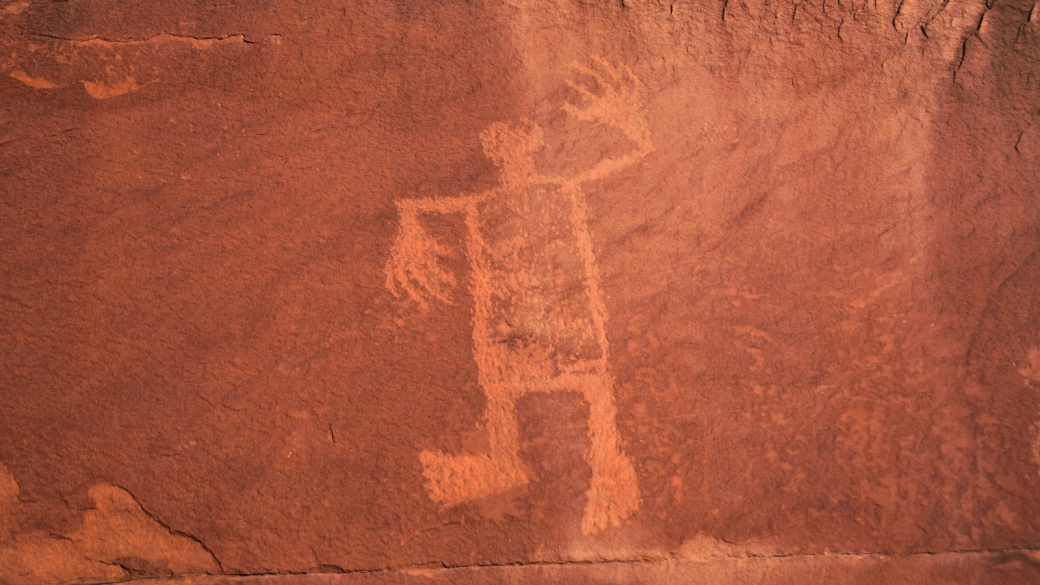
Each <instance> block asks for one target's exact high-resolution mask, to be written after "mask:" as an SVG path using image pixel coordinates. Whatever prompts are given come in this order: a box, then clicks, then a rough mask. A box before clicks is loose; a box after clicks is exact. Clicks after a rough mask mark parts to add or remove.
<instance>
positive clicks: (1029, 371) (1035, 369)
mask: <svg viewBox="0 0 1040 585" xmlns="http://www.w3.org/2000/svg"><path fill="white" fill-rule="evenodd" d="M1018 373H1019V374H1021V375H1022V377H1023V378H1025V383H1026V385H1027V386H1031V385H1036V386H1037V388H1038V389H1040V348H1036V347H1033V348H1030V350H1029V353H1028V354H1027V355H1026V359H1025V363H1024V364H1022V367H1021V368H1019V369H1018ZM1033 427H1034V433H1033V445H1032V451H1033V462H1034V463H1036V464H1037V466H1040V417H1038V418H1037V421H1036V422H1034V423H1033ZM1038 473H1040V471H1038Z"/></svg>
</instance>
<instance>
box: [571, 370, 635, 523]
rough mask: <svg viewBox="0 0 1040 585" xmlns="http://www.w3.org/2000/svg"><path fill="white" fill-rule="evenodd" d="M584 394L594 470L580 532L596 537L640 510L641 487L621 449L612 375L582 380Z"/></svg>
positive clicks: (592, 376)
mask: <svg viewBox="0 0 1040 585" xmlns="http://www.w3.org/2000/svg"><path fill="white" fill-rule="evenodd" d="M581 390H582V392H583V394H584V396H585V400H587V401H588V403H589V438H590V442H591V445H590V446H589V458H588V460H589V466H590V467H592V482H591V484H590V485H589V491H588V492H586V494H587V496H588V503H586V504H585V515H584V517H583V518H582V521H581V532H582V534H596V533H599V532H602V531H603V530H606V529H607V528H609V527H611V526H619V525H620V524H621V520H623V519H625V518H627V517H628V516H630V515H631V514H632V513H633V512H635V511H636V510H637V509H639V484H638V481H637V480H636V471H635V467H634V466H633V465H632V460H631V459H629V458H628V456H627V455H625V453H624V452H623V451H622V449H621V440H620V436H619V434H618V427H617V408H616V407H615V406H614V388H613V384H612V380H611V377H610V374H609V373H606V372H603V373H601V374H589V375H587V376H583V380H582V382H581Z"/></svg>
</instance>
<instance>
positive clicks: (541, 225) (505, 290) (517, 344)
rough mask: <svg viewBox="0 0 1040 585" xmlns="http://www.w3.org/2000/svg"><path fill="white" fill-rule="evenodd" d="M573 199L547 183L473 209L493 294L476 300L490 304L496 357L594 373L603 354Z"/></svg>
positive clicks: (505, 192) (510, 190) (504, 190)
mask: <svg viewBox="0 0 1040 585" xmlns="http://www.w3.org/2000/svg"><path fill="white" fill-rule="evenodd" d="M571 193H573V195H572V194H570V193H569V192H567V191H565V190H564V189H561V188H560V187H559V186H557V185H551V184H527V185H523V186H517V187H513V186H505V187H501V188H499V189H497V190H496V191H495V192H494V193H492V194H491V196H490V197H488V198H487V199H485V200H484V201H483V202H482V203H481V204H480V205H479V206H478V214H479V218H480V219H479V226H480V231H481V236H482V239H483V240H484V244H485V246H486V249H485V251H484V253H485V263H484V265H485V266H486V267H487V268H486V269H487V270H489V272H490V274H489V275H488V276H489V279H488V280H489V282H490V284H491V291H490V294H489V296H488V297H489V298H485V299H475V301H476V302H478V303H481V302H483V303H487V304H488V316H489V318H488V327H487V329H488V331H487V332H486V334H487V335H488V336H489V337H490V341H491V342H492V346H493V347H496V351H502V352H506V353H507V354H510V355H514V354H515V359H538V360H540V361H548V363H547V364H541V365H542V366H543V367H549V368H550V369H551V370H552V372H553V374H552V375H556V374H559V373H560V372H562V371H572V370H575V369H579V370H580V369H582V368H585V369H588V368H591V367H593V364H599V363H600V362H602V360H603V359H604V358H605V355H606V348H605V347H601V342H600V340H601V339H603V336H602V335H601V332H599V331H597V327H599V325H597V324H598V323H602V319H601V318H600V319H597V318H595V316H594V315H593V310H594V309H593V306H592V303H591V296H590V292H591V291H590V290H589V270H590V267H589V266H586V265H585V263H584V261H583V259H582V257H581V254H580V249H579V246H578V235H579V232H580V231H581V230H587V229H588V228H587V226H585V225H578V223H577V222H576V221H575V209H574V200H573V197H580V196H581V194H580V193H578V192H576V191H573V192H571ZM523 356H527V358H524V357H523ZM533 356H541V357H540V358H533ZM547 373H548V372H547Z"/></svg>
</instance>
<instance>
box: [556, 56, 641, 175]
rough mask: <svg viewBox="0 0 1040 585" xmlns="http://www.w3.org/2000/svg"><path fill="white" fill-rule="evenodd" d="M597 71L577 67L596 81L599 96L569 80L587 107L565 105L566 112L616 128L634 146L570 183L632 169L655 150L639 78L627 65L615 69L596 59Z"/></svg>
mask: <svg viewBox="0 0 1040 585" xmlns="http://www.w3.org/2000/svg"><path fill="white" fill-rule="evenodd" d="M595 62H596V64H597V65H598V66H599V69H601V70H602V73H601V72H600V71H597V70H596V69H593V68H590V67H584V66H581V65H575V66H574V68H575V70H577V71H578V72H580V73H584V74H585V75H588V76H589V77H591V78H593V79H594V80H595V81H596V83H597V84H598V85H599V87H600V88H601V91H600V92H599V93H596V92H594V91H593V90H592V88H590V87H589V86H587V85H583V84H580V83H575V82H573V81H568V82H567V85H569V86H571V88H573V89H574V90H575V91H577V92H578V94H580V95H581V97H582V98H583V99H584V100H585V102H586V105H585V106H584V107H578V106H575V105H574V104H564V105H563V110H564V111H565V112H567V114H568V115H570V116H573V117H574V118H576V119H578V120H583V121H586V122H592V123H594V124H601V125H604V126H610V127H613V128H617V129H618V130H620V131H621V132H622V134H624V135H625V136H626V137H627V138H628V139H629V140H631V141H632V142H634V143H635V145H636V148H635V150H633V151H632V152H630V153H628V154H626V155H623V156H619V157H616V158H604V159H603V160H601V161H599V162H598V163H596V165H595V166H593V167H592V168H591V169H589V170H587V171H585V172H582V173H579V174H578V175H576V176H574V177H572V178H570V179H569V180H568V182H577V183H584V182H586V181H595V180H597V179H602V178H603V177H606V176H608V175H611V174H613V173H615V172H617V171H619V170H621V169H624V168H626V167H629V166H632V165H633V164H635V163H637V162H639V161H640V160H642V159H643V158H644V157H646V155H648V154H650V153H651V152H653V150H654V145H653V142H651V140H650V129H649V128H648V127H647V123H646V116H645V115H644V114H643V107H644V103H643V92H644V91H645V88H644V87H643V84H642V83H641V82H640V81H639V78H637V77H636V76H635V74H634V73H632V70H631V69H629V68H628V67H627V66H624V65H623V66H621V67H615V66H614V65H612V64H611V63H609V62H607V61H605V60H603V59H599V58H597V59H595Z"/></svg>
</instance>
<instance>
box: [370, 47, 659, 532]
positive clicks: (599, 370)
mask: <svg viewBox="0 0 1040 585" xmlns="http://www.w3.org/2000/svg"><path fill="white" fill-rule="evenodd" d="M576 69H577V70H578V71H579V72H580V73H583V74H585V75H586V76H588V77H589V78H591V79H593V80H595V86H598V87H593V85H591V84H590V85H585V84H579V83H574V82H568V84H569V85H570V86H571V87H572V88H573V89H574V90H575V91H577V92H578V94H579V95H580V96H581V97H582V99H583V101H584V105H583V107H578V106H575V105H573V104H564V105H563V110H564V111H565V112H566V113H567V114H569V115H570V116H572V117H574V118H575V119H577V120H581V121H587V122H591V123H594V124H600V125H605V126H610V127H613V128H616V129H617V130H620V131H621V132H622V133H623V134H624V135H625V136H626V137H627V138H628V139H629V140H630V141H631V142H632V143H633V145H634V148H633V149H632V150H631V152H629V153H628V154H626V155H623V156H619V157H614V158H609V157H608V158H604V159H602V160H600V161H599V162H598V163H597V164H595V165H593V166H592V167H591V168H589V169H586V170H584V171H582V172H578V173H576V174H573V175H571V176H566V177H559V176H549V175H544V174H541V173H539V171H538V170H537V168H536V165H535V154H536V153H537V152H538V151H539V150H540V149H541V148H542V147H543V131H542V128H541V127H539V126H538V125H537V124H534V123H532V122H531V121H529V120H526V119H525V120H521V121H520V122H519V123H512V124H506V123H496V124H492V125H491V126H490V127H489V128H487V129H486V130H485V131H484V132H483V133H482V134H481V140H482V143H483V148H484V153H485V154H486V155H487V156H488V157H489V158H491V159H492V160H493V161H494V162H495V164H496V166H497V167H498V169H499V173H500V177H501V183H500V184H499V185H498V186H497V187H495V188H494V189H491V190H489V191H486V192H483V193H477V194H472V195H462V196H458V197H438V198H421V199H404V200H400V201H398V202H397V208H398V211H399V212H400V222H401V230H400V232H399V233H398V235H397V237H396V239H395V241H394V244H393V248H392V250H391V255H390V259H389V261H388V262H387V266H386V272H387V274H386V284H387V287H388V288H389V290H390V291H391V292H392V293H394V295H396V296H400V295H401V294H402V293H403V294H405V295H407V296H408V297H409V298H410V299H412V300H414V301H415V302H417V303H418V304H419V305H420V306H421V307H423V308H424V309H425V308H426V307H427V306H428V302H429V301H430V300H438V301H441V302H451V298H450V292H449V291H450V289H451V287H453V286H455V285H456V281H455V278H454V275H452V274H451V273H449V272H448V271H447V270H445V269H444V268H442V267H441V265H440V264H439V258H440V257H441V256H442V255H444V254H445V250H444V249H443V248H442V246H441V244H440V243H439V242H437V241H436V240H435V239H434V238H433V237H432V236H430V235H429V234H428V233H427V232H426V230H425V229H424V227H423V223H422V217H423V216H424V215H432V214H457V215H458V216H460V217H461V219H462V220H463V221H464V222H465V226H466V242H465V253H466V258H467V260H468V262H469V267H470V273H471V282H470V283H469V286H470V289H471V290H470V293H471V295H472V298H473V303H474V306H473V351H474V359H475V361H476V363H477V368H478V380H479V383H480V386H481V387H482V389H483V390H484V392H485V394H486V397H487V406H486V410H485V414H484V421H483V423H482V424H483V426H484V429H485V430H486V433H487V436H488V440H489V448H488V450H487V452H486V453H482V454H480V455H469V454H449V453H444V452H440V451H423V452H422V453H421V454H420V459H421V461H422V464H423V467H424V476H425V477H426V479H427V482H426V488H427V490H428V492H429V494H430V497H431V498H432V499H433V500H435V501H437V502H440V503H442V504H444V505H446V506H453V505H456V504H459V503H462V502H466V501H471V500H475V499H478V498H482V497H487V496H490V495H493V494H496V493H501V492H504V491H506V490H509V489H511V488H514V487H517V486H519V485H522V484H525V483H527V481H528V477H527V473H526V472H525V470H524V465H523V464H522V462H521V461H520V458H519V435H518V431H517V424H516V417H515V409H514V405H515V402H516V400H517V399H518V398H519V397H521V396H523V395H525V394H527V393H529V392H556V391H570V392H578V393H580V394H581V395H582V396H583V397H584V399H585V401H586V402H588V405H589V433H590V442H591V446H590V449H589V453H588V455H587V461H588V463H589V465H590V467H591V468H592V480H591V485H590V486H589V489H588V492H587V497H588V502H587V504H586V506H585V511H584V516H583V518H582V532H583V533H584V534H595V533H598V532H601V531H603V530H605V529H606V528H608V527H610V526H618V525H619V524H620V522H621V520H622V519H624V518H627V517H628V516H629V515H630V514H632V512H634V511H635V510H636V509H638V507H639V502H640V496H639V488H638V484H637V481H636V476H635V470H634V467H633V465H632V462H631V460H630V459H629V458H628V456H627V455H625V453H624V451H623V450H622V447H621V443H620V437H619V434H618V428H617V420H616V419H617V412H616V407H615V404H614V388H613V379H612V376H611V373H610V367H609V344H608V342H607V334H606V326H605V321H606V318H607V314H606V308H605V305H604V301H603V293H602V290H601V286H600V275H599V269H598V267H597V264H596V258H595V255H594V253H593V246H592V236H591V233H590V232H589V227H588V222H587V212H586V204H585V197H584V195H583V193H582V186H583V185H585V184H586V183H589V182H592V181H596V180H598V179H602V178H604V177H606V176H608V175H610V174H612V173H615V172H617V171H619V170H621V169H624V168H626V167H630V166H632V165H634V164H636V163H637V162H639V161H640V160H641V159H643V158H644V157H645V156H647V155H648V154H649V153H650V152H652V151H653V145H652V143H651V140H650V133H649V130H648V128H647V123H646V119H645V117H644V114H643V99H642V94H643V86H642V84H641V83H640V81H639V79H638V78H636V76H635V75H634V74H633V73H632V71H631V70H630V69H628V68H627V67H615V66H613V65H611V64H610V63H608V62H606V61H603V60H597V61H596V67H595V68H589V67H580V66H576Z"/></svg>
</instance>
